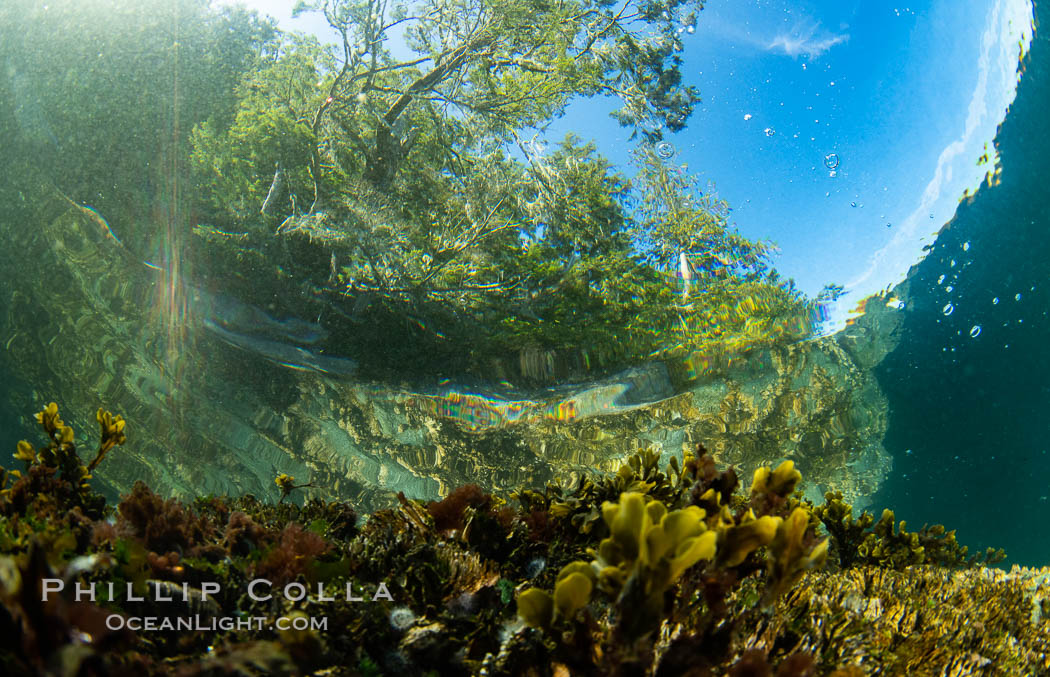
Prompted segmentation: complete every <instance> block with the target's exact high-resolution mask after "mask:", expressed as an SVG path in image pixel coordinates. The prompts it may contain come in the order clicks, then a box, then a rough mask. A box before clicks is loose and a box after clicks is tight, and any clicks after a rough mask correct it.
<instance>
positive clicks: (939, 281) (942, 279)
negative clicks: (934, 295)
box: [937, 275, 944, 284]
mask: <svg viewBox="0 0 1050 677" xmlns="http://www.w3.org/2000/svg"><path fill="white" fill-rule="evenodd" d="M937 284H944V276H943V275H941V276H940V277H938V278H937Z"/></svg>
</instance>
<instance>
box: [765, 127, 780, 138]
mask: <svg viewBox="0 0 1050 677" xmlns="http://www.w3.org/2000/svg"><path fill="white" fill-rule="evenodd" d="M763 131H764V132H765V133H766V136H773V135H774V134H776V133H777V130H775V129H773V128H772V127H766V128H765V129H764V130H763Z"/></svg>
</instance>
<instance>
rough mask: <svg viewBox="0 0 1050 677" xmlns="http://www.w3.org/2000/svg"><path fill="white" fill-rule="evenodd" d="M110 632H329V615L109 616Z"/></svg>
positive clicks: (108, 625) (107, 619)
mask: <svg viewBox="0 0 1050 677" xmlns="http://www.w3.org/2000/svg"><path fill="white" fill-rule="evenodd" d="M106 627H107V628H109V629H110V630H123V629H125V628H127V629H128V630H133V631H136V632H140V631H145V632H155V631H159V632H166V631H179V630H183V631H213V632H214V631H218V630H225V631H228V630H249V631H250V630H256V631H258V630H319V631H325V630H327V629H328V617H327V616H317V617H311V616H280V617H278V618H277V619H274V620H270V619H267V618H266V617H265V616H243V617H235V616H219V617H210V616H203V617H202V616H200V615H199V614H198V615H194V616H122V615H121V614H110V615H109V616H107V617H106Z"/></svg>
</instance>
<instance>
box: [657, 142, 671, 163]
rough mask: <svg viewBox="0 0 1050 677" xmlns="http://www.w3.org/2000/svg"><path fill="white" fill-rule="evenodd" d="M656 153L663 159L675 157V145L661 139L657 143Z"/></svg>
mask: <svg viewBox="0 0 1050 677" xmlns="http://www.w3.org/2000/svg"><path fill="white" fill-rule="evenodd" d="M656 155H657V156H658V157H659V158H660V159H662V160H669V159H671V158H672V157H674V146H672V145H671V144H670V143H668V142H666V141H661V142H660V143H658V144H656Z"/></svg>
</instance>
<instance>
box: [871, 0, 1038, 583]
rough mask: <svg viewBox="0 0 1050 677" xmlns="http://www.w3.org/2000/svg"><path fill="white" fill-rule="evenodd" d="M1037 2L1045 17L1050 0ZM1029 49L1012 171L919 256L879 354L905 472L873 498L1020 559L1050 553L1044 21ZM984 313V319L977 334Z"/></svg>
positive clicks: (1005, 137)
mask: <svg viewBox="0 0 1050 677" xmlns="http://www.w3.org/2000/svg"><path fill="white" fill-rule="evenodd" d="M1036 16H1037V18H1041V19H1042V20H1043V21H1042V26H1043V27H1045V26H1046V18H1047V17H1046V5H1045V3H1043V4H1042V5H1039V4H1037V5H1036ZM1029 56H1030V59H1029V61H1028V64H1027V67H1026V71H1025V74H1024V77H1023V78H1022V80H1021V84H1020V86H1019V89H1018V94H1017V99H1016V101H1015V102H1014V104H1013V106H1012V107H1011V110H1010V113H1009V115H1008V116H1007V118H1006V120H1005V121H1004V123H1003V124H1002V125H1001V126H1000V129H999V133H998V136H997V139H996V146H997V148H998V150H999V153H1000V156H1001V160H1002V183H1001V184H1000V185H998V186H995V187H991V188H988V187H982V189H981V190H980V191H978V193H977V194H976V197H975V199H974V200H973V201H972V202H970V203H968V204H962V205H960V207H959V210H958V212H957V213H956V216H955V219H954V220H953V221H952V222H951V224H950V226H949V227H948V228H947V229H946V230H944V231H943V232H942V233H941V234H940V236H939V237H938V238H937V241H936V243H935V246H934V248H933V249H932V250H931V251H930V252H929V255H928V256H927V258H926V259H925V260H924V261H923V262H922V263H920V264H919V265H917V266H916V267H915V268H914V269H913V270H912V272H911V275H910V283H911V294H912V298H911V299H910V300H909V306H908V308H909V312H906V314H905V320H904V324H903V333H902V336H901V341H900V344H899V345H898V347H897V348H896V350H895V351H894V352H892V353H891V354H890V355H889V356H887V357H886V359H885V360H884V361H883V362H882V364H880V365H879V366H878V367H877V374H878V378H879V382H880V384H881V385H882V387H883V389H884V391H885V392H886V395H887V396H888V398H889V401H890V417H889V421H890V425H889V431H888V433H887V436H886V440H885V445H886V447H887V449H888V450H889V451H890V452H891V453H892V454H893V457H894V472H893V473H892V475H891V477H890V479H889V481H888V482H887V483H886V484H884V485H883V487H882V489H881V491H880V493H879V495H878V496H877V498H876V501H875V504H876V505H878V506H884V505H885V506H890V505H892V506H895V507H896V508H897V516H898V517H899V518H903V519H907V520H908V522H909V524H910V525H911V526H912V527H914V528H918V527H919V526H921V524H922V523H923V522H930V523H936V522H940V523H944V524H946V525H950V526H951V527H953V528H956V529H957V530H958V535H959V539H960V540H961V541H962V542H963V543H966V544H968V545H970V546H971V549H972V548H973V546H980V547H981V548H983V547H986V546H995V547H1003V548H1005V549H1006V551H1007V555H1008V558H1009V559H1008V560H1007V561H1008V563H1009V562H1014V563H1019V564H1024V565H1040V566H1041V565H1046V564H1047V563H1048V562H1050V539H1047V538H1046V533H1047V529H1046V524H1047V519H1048V518H1050V350H1048V348H1050V315H1048V309H1050V204H1048V202H1047V195H1048V194H1050V191H1048V184H1047V181H1048V177H1050V137H1048V135H1047V133H1046V127H1045V124H1046V116H1047V108H1048V104H1050V68H1048V64H1050V40H1048V39H1047V35H1046V32H1045V30H1044V31H1042V32H1040V31H1039V30H1037V31H1036V34H1035V40H1034V41H1033V44H1032V49H1031V52H1030V55H1029ZM967 243H968V247H967V249H965V250H964V246H966V245H967ZM953 260H954V262H955V266H954V267H952V262H953ZM942 275H944V276H945V278H944V280H943V282H941V283H938V280H939V279H940V277H941V276H942ZM948 285H951V286H952V287H953V290H952V291H951V292H947V291H946V287H947V286H948ZM996 299H998V303H996V302H995V300H996ZM948 303H951V304H952V307H953V310H952V312H951V314H949V315H945V314H944V308H945V306H946V304H948ZM974 327H980V333H979V334H978V335H977V336H976V337H971V332H972V331H975V330H974Z"/></svg>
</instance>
